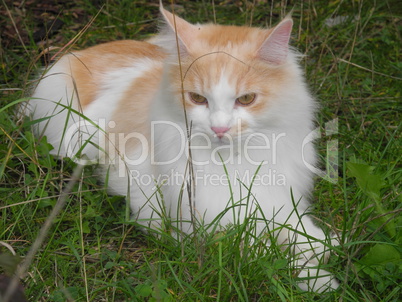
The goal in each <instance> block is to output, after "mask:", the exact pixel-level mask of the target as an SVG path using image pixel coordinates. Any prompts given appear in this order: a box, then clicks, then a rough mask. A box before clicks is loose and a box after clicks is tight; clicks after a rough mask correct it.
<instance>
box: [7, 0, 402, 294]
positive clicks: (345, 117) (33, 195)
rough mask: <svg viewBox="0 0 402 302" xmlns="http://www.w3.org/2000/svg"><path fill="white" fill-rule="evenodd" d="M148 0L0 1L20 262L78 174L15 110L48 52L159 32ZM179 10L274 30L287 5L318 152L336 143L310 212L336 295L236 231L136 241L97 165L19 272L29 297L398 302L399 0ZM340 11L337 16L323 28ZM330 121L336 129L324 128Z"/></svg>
mask: <svg viewBox="0 0 402 302" xmlns="http://www.w3.org/2000/svg"><path fill="white" fill-rule="evenodd" d="M157 2H158V1H119V2H117V1H113V0H111V1H107V2H105V4H104V5H101V4H99V3H100V2H91V1H88V0H80V1H75V2H74V3H75V4H74V5H70V6H68V5H64V6H63V5H61V4H57V5H55V4H54V5H53V6H52V7H48V12H45V11H40V8H43V7H46V5H48V4H46V2H43V1H42V2H40V3H39V2H38V3H36V2H35V1H33V2H22V3H18V1H17V2H13V4H11V3H10V2H9V1H8V2H7V1H6V2H3V1H2V4H3V7H2V8H0V10H1V14H0V25H1V26H2V29H1V30H0V32H1V39H2V41H1V42H2V49H1V51H0V56H1V57H0V59H1V61H0V64H1V77H0V85H1V86H0V93H1V107H0V108H1V109H0V126H1V128H0V141H1V144H0V215H1V219H0V241H1V242H3V243H5V244H8V245H9V246H10V249H11V251H13V252H14V253H15V254H16V255H17V256H18V257H20V258H24V257H26V255H27V254H28V251H29V249H30V248H31V246H32V245H33V243H34V242H35V239H36V238H37V236H38V233H39V230H40V228H41V226H42V225H43V224H44V222H45V221H46V219H47V218H48V217H49V215H50V213H51V211H52V209H53V207H54V206H55V205H56V203H57V201H58V200H59V201H60V198H61V197H60V196H62V190H63V188H65V187H66V185H67V184H68V183H69V182H70V180H71V178H72V173H73V171H74V169H75V165H74V164H73V163H72V162H69V161H64V162H61V161H58V160H56V159H55V158H53V157H52V156H50V155H49V153H48V152H49V145H48V144H47V143H46V140H45V139H42V140H40V141H38V140H37V139H36V138H34V137H33V135H32V134H31V132H30V128H29V125H27V124H26V123H24V122H23V121H21V120H18V119H17V118H16V117H15V115H14V112H15V109H16V104H17V103H19V102H21V101H22V100H23V97H24V96H26V95H27V94H29V89H28V88H29V82H30V81H29V80H30V79H32V78H33V76H34V75H35V73H36V70H37V68H38V67H40V65H41V62H40V59H39V57H40V56H39V53H40V52H41V51H42V50H43V47H44V46H49V45H51V46H64V45H69V47H72V48H83V47H87V46H90V45H94V44H97V43H100V42H104V41H110V40H115V39H123V38H130V39H131V38H132V39H143V38H147V37H149V36H150V35H151V34H152V33H153V32H155V30H156V24H157V21H156V18H157V16H158V7H157ZM176 2H177V4H178V5H177V6H176V11H177V13H178V14H180V15H181V16H183V17H184V18H186V19H188V20H189V21H193V22H197V21H199V22H204V21H213V20H215V19H216V21H217V22H218V23H224V24H239V25H242V24H250V23H252V24H253V25H256V26H265V25H267V24H271V23H272V24H274V23H275V22H277V21H278V20H279V18H280V16H281V15H282V16H283V14H284V13H287V12H289V11H290V10H291V9H293V17H294V21H295V31H294V38H293V41H292V43H293V45H295V46H296V47H297V48H299V49H300V50H301V51H302V52H303V53H304V54H305V55H306V57H305V58H304V60H303V61H302V64H303V67H304V68H305V70H306V74H307V81H308V83H309V85H310V87H311V89H312V91H313V93H314V94H315V95H316V96H317V98H318V99H319V100H320V104H321V110H320V113H319V115H318V121H317V123H318V125H319V126H320V127H321V130H322V131H321V132H322V138H321V139H320V140H319V141H318V142H317V144H318V148H319V151H320V154H321V155H322V157H325V156H326V154H328V152H327V150H326V146H327V145H328V142H331V141H332V142H334V143H337V144H338V150H339V153H338V156H337V157H335V159H336V158H337V159H338V164H339V169H338V172H339V177H338V181H337V182H336V183H331V182H328V181H326V180H322V179H317V183H316V188H315V195H314V202H315V203H314V204H315V207H314V214H315V215H316V216H317V217H318V218H319V220H320V222H319V223H321V224H322V225H326V224H327V225H331V226H332V227H333V228H334V229H335V230H336V231H337V233H338V235H339V236H340V237H341V238H342V240H343V243H342V245H341V246H340V247H339V248H337V249H336V250H335V251H334V253H333V255H332V257H331V260H330V263H329V264H328V270H330V271H332V272H333V273H334V274H335V275H336V276H337V278H338V279H339V280H340V282H341V287H340V289H339V290H338V291H336V292H332V293H326V294H322V295H316V294H314V293H308V292H301V291H300V290H298V289H297V287H295V286H294V279H293V278H292V271H291V270H290V269H289V266H288V260H287V257H286V254H284V253H283V252H282V251H281V250H280V249H279V248H278V247H277V246H275V244H273V245H272V246H270V247H268V248H267V247H265V245H264V244H263V243H261V244H258V243H257V244H255V245H253V246H252V247H248V246H247V244H245V245H244V249H243V250H242V252H241V251H240V249H239V245H240V241H239V237H240V234H242V232H243V230H242V226H232V227H229V228H228V229H227V230H226V231H225V232H222V233H220V234H219V236H216V235H215V236H213V235H205V234H204V235H203V234H198V235H194V236H188V237H186V238H184V240H183V241H182V242H181V243H180V244H178V243H177V242H174V241H173V239H172V238H171V237H170V236H168V235H166V234H165V233H163V232H162V233H160V234H158V236H153V235H152V234H148V235H145V234H143V233H141V232H140V231H139V229H138V228H136V225H135V223H133V222H129V221H127V220H126V219H125V217H126V208H125V201H124V198H122V197H119V196H108V195H107V194H106V192H105V190H104V188H103V187H102V186H101V185H100V184H99V183H98V182H97V180H96V177H95V176H94V173H95V170H94V168H93V167H85V169H84V172H83V174H82V177H80V178H79V180H78V181H77V182H76V183H75V184H74V186H73V187H72V190H71V194H69V195H68V198H67V199H66V200H65V201H66V205H65V208H64V209H63V210H62V212H61V213H60V214H59V215H58V216H57V218H56V220H55V221H54V225H53V226H52V227H51V228H50V230H49V232H48V233H47V236H46V238H45V242H44V243H43V244H42V245H41V246H40V248H39V250H38V251H37V253H36V254H35V255H34V257H33V262H32V264H31V265H30V267H29V269H28V270H27V273H26V274H25V275H24V277H23V280H22V281H23V284H24V287H25V289H26V295H27V297H29V300H30V301H312V300H320V301H337V300H340V301H400V299H401V297H402V291H401V286H400V284H401V282H402V273H401V272H402V265H401V263H402V261H401V255H402V248H401V246H402V230H401V227H402V218H401V204H402V203H401V201H402V198H401V195H400V183H401V174H402V172H401V166H400V162H401V147H400V145H401V137H400V133H401V123H400V121H401V107H402V102H401V99H402V96H401V92H402V91H401V90H402V82H401V81H402V73H401V70H402V63H401V62H402V60H401V58H402V56H401V45H402V38H401V32H402V23H401V21H400V20H401V17H402V8H401V5H400V4H399V2H398V1H363V0H360V1H330V2H328V1H294V2H292V5H288V6H286V5H285V4H284V3H285V2H283V1H281V2H279V1H268V3H264V2H263V3H262V4H258V5H257V4H252V1H249V2H246V1H237V2H233V1H215V3H214V2H213V1H176ZM254 2H256V1H254ZM6 3H7V8H6ZM213 3H214V5H213ZM271 8H272V11H271ZM337 16H346V20H345V21H344V22H343V23H341V24H338V25H334V26H331V27H329V26H327V25H326V21H328V20H329V18H335V17H337ZM56 17H58V18H59V19H60V20H62V21H63V26H61V28H60V29H59V31H58V32H56V33H52V34H51V35H50V34H49V35H48V37H47V38H46V35H44V41H45V42H44V43H38V42H37V41H36V37H37V35H38V34H36V35H35V34H34V33H35V32H36V33H37V32H38V29H39V27H40V24H47V27H48V32H49V33H50V32H51V30H50V27H51V24H55V23H54V20H55V18H56ZM14 24H15V27H17V28H18V33H19V34H18V35H16V34H15V31H14V32H13V28H14ZM87 25H89V26H87ZM86 26H87V27H86ZM83 28H86V30H85V31H83V32H82V33H80V34H79V35H77V32H78V31H80V30H82V29H83ZM71 41H73V42H71ZM335 118H338V119H339V128H338V131H337V132H336V133H332V134H331V133H325V131H324V129H325V125H326V124H327V123H328V122H330V121H331V120H333V119H335ZM0 248H1V249H0V266H1V268H0V272H1V271H6V272H9V273H11V272H13V271H14V270H15V267H16V263H17V262H18V257H17V256H16V257H9V256H8V255H9V254H10V251H9V250H8V249H7V248H5V247H2V246H0ZM10 259H12V260H10Z"/></svg>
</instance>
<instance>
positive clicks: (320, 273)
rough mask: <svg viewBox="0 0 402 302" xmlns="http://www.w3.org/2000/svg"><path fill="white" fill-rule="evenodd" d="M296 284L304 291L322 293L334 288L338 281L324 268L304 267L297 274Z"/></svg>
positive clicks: (337, 285) (336, 286)
mask: <svg viewBox="0 0 402 302" xmlns="http://www.w3.org/2000/svg"><path fill="white" fill-rule="evenodd" d="M297 286H298V287H299V288H300V289H302V290H304V291H312V292H317V293H323V292H326V291H333V290H336V289H337V288H338V287H339V281H338V280H336V278H335V276H334V275H332V274H331V273H330V272H328V271H326V270H323V269H317V268H309V267H304V268H303V269H302V270H301V271H300V273H299V275H298V281H297Z"/></svg>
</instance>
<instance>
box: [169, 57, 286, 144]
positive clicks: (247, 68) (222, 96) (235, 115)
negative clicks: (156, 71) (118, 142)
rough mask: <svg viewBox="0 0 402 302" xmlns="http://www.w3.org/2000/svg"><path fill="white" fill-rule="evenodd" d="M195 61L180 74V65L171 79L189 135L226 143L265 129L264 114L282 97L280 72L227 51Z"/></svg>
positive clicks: (189, 60)
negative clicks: (201, 135)
mask: <svg viewBox="0 0 402 302" xmlns="http://www.w3.org/2000/svg"><path fill="white" fill-rule="evenodd" d="M197 58H198V59H194V56H191V57H188V58H187V59H186V60H185V61H184V62H183V63H182V65H181V68H182V73H180V70H178V69H179V68H180V67H178V66H176V67H175V68H172V70H171V77H170V79H171V80H172V86H173V88H174V90H175V91H174V93H175V94H176V98H175V99H176V102H177V104H175V105H176V106H183V103H184V106H185V109H186V114H187V117H188V120H189V122H190V123H191V132H192V133H193V134H198V133H202V134H204V135H206V136H208V138H209V139H210V141H211V142H212V143H218V144H222V143H228V142H229V141H230V140H231V139H232V140H237V139H239V138H240V139H242V140H244V139H246V138H247V136H248V135H249V134H252V133H255V132H258V131H259V130H260V129H261V127H264V126H265V125H264V123H265V122H266V118H265V117H266V112H267V110H269V108H270V106H271V102H272V100H273V99H275V95H276V94H278V93H279V91H278V89H279V87H280V86H281V84H280V82H281V77H278V74H279V73H281V71H280V70H279V69H278V68H269V67H268V66H267V65H266V64H263V63H261V62H258V60H247V61H246V60H245V58H244V57H241V59H242V60H241V59H239V58H236V57H233V56H231V55H229V54H228V53H227V52H226V51H223V52H218V53H213V52H212V53H210V54H207V55H204V56H198V55H197ZM181 74H183V76H184V80H183V85H181V82H182V81H181V77H180V75H181ZM182 92H183V93H182Z"/></svg>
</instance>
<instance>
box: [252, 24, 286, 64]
mask: <svg viewBox="0 0 402 302" xmlns="http://www.w3.org/2000/svg"><path fill="white" fill-rule="evenodd" d="M292 27H293V21H292V19H291V18H290V17H286V18H285V19H284V20H282V21H281V23H279V24H278V25H277V26H275V27H274V28H273V29H272V31H271V32H270V34H269V36H268V38H266V39H265V41H264V43H263V44H262V46H261V47H260V49H259V50H258V57H259V58H260V59H262V60H264V61H267V62H268V63H270V64H273V65H281V64H283V63H284V62H285V61H286V58H287V56H288V52H289V39H290V35H291V33H292Z"/></svg>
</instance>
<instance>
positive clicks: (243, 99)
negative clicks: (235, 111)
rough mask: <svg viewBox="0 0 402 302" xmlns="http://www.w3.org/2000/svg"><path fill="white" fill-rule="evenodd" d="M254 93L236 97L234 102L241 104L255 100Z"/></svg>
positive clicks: (248, 103) (244, 104)
mask: <svg viewBox="0 0 402 302" xmlns="http://www.w3.org/2000/svg"><path fill="white" fill-rule="evenodd" d="M255 96H256V95H255V93H248V94H245V95H242V96H240V97H238V98H237V99H236V102H237V103H238V104H240V105H242V106H247V105H250V104H251V103H252V102H254V100H255Z"/></svg>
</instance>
